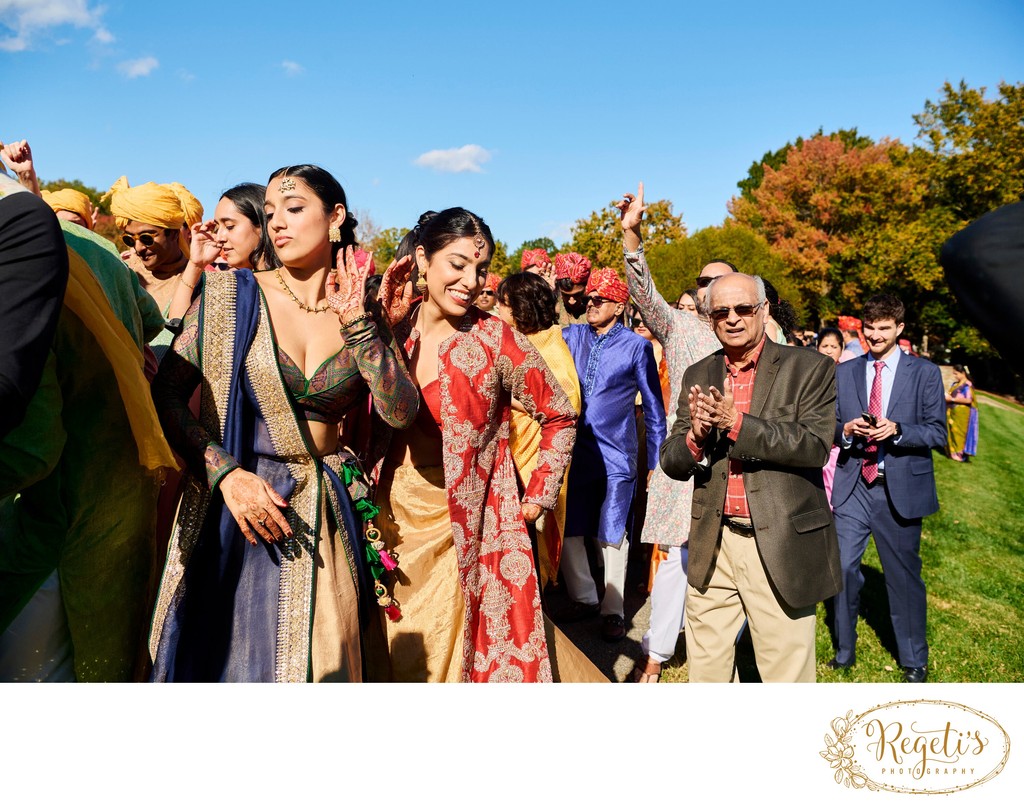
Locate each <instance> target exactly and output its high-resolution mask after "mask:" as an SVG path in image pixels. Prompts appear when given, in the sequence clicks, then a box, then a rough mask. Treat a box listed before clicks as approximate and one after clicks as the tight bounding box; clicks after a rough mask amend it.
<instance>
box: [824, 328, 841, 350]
mask: <svg viewBox="0 0 1024 809" xmlns="http://www.w3.org/2000/svg"><path fill="white" fill-rule="evenodd" d="M826 337H835V338H836V342H837V343H839V348H840V349H842V348H843V347H844V346H845V345H846V341H845V340H843V333H842V332H841V331H839V329H837V328H835V327H834V326H826V327H825V328H823V329H822V330H821V331H819V332H818V342H817V345H819V346H820V345H821V341H822V340H824V339H825V338H826Z"/></svg>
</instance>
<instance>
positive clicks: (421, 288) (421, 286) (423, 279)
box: [416, 275, 427, 295]
mask: <svg viewBox="0 0 1024 809" xmlns="http://www.w3.org/2000/svg"><path fill="white" fill-rule="evenodd" d="M416 291H417V292H419V293H420V294H421V295H422V294H423V293H424V292H426V291H427V276H425V275H421V276H420V277H419V278H417V279H416Z"/></svg>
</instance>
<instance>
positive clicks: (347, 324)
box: [340, 312, 371, 331]
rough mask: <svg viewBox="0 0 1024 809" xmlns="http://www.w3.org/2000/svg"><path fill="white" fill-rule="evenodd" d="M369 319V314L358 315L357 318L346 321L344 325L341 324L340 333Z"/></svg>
mask: <svg viewBox="0 0 1024 809" xmlns="http://www.w3.org/2000/svg"><path fill="white" fill-rule="evenodd" d="M370 319H371V318H370V314H369V312H364V313H363V314H361V315H359V316H358V317H354V318H352V319H351V320H349V321H347V322H345V323H342V324H341V329H340V331H345V329H347V328H349V327H350V326H354V325H356V323H361V322H362V321H364V320H366V321H369V320H370Z"/></svg>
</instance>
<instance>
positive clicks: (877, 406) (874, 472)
mask: <svg viewBox="0 0 1024 809" xmlns="http://www.w3.org/2000/svg"><path fill="white" fill-rule="evenodd" d="M884 367H885V362H884V361H882V360H875V380H874V382H872V383H871V398H870V399H869V400H868V413H870V414H871V415H872V416H874V417H875V418H879V419H880V418H881V417H882V369H883V368H884ZM860 473H861V474H862V475H863V476H864V480H866V481H867V482H868V483H874V482H875V480H876V479H877V478H878V444H876V443H875V442H874V441H872V442H871V443H870V444H868V445H867V446H866V447H864V464H863V465H862V466H861V468H860Z"/></svg>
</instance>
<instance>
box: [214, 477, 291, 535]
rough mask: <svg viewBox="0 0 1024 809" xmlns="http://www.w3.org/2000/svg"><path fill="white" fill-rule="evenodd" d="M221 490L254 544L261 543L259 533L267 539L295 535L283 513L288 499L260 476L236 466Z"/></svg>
mask: <svg viewBox="0 0 1024 809" xmlns="http://www.w3.org/2000/svg"><path fill="white" fill-rule="evenodd" d="M220 490H221V494H222V496H223V497H224V505H226V506H227V507H228V511H230V512H231V515H232V516H233V517H234V518H235V522H236V523H238V527H239V529H241V531H242V534H243V536H245V539H246V541H247V542H248V543H249V544H250V545H255V544H256V543H257V541H258V540H257V539H256V536H260V537H262V538H263V539H265V540H266V541H267V542H277V541H278V540H279V539H284V538H285V537H286V536H287V537H290V536H292V534H293V531H292V528H291V526H290V525H288V520H287V519H285V516H284V514H282V513H281V509H282V508H287V507H288V502H287V501H286V500H285V499H284V498H283V497H281V495H279V494H278V493H277V492H276V491H274V488H273V487H272V486H271V485H270V484H269V483H267V482H266V481H265V480H264V479H263V478H261V477H260V476H259V475H254V474H252V473H251V472H246V471H245V470H244V469H234V470H232V471H231V472H228V473H227V474H226V475H225V476H224V479H223V480H222V481H221V483H220Z"/></svg>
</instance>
